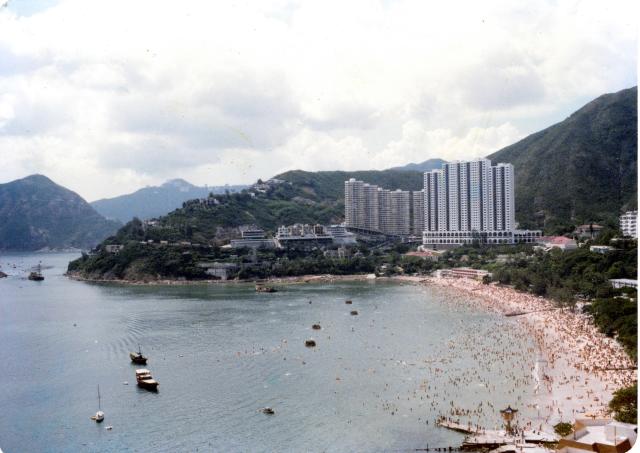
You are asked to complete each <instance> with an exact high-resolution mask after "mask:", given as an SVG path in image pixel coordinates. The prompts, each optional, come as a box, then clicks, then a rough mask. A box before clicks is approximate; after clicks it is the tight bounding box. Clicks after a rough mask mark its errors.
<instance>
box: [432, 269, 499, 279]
mask: <svg viewBox="0 0 640 453" xmlns="http://www.w3.org/2000/svg"><path fill="white" fill-rule="evenodd" d="M434 275H435V276H436V277H438V278H471V279H473V280H482V279H483V278H484V277H491V272H489V271H485V270H483V269H472V268H470V267H454V268H451V269H438V270H437V271H435V272H434Z"/></svg>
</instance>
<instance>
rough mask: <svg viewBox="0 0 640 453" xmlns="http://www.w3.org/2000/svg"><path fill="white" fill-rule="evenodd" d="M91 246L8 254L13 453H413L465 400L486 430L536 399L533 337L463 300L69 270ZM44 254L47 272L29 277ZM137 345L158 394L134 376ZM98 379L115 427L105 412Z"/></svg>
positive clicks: (1, 297)
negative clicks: (142, 281) (97, 279)
mask: <svg viewBox="0 0 640 453" xmlns="http://www.w3.org/2000/svg"><path fill="white" fill-rule="evenodd" d="M77 256H78V255H77V254H70V253H47V254H37V253H33V254H1V255H0V266H1V267H0V270H2V271H4V272H5V273H7V274H9V277H7V278H4V279H0V448H1V449H2V450H3V451H4V452H5V453H18V452H20V453H21V452H67V451H69V452H76V451H88V452H93V451H96V452H98V451H100V452H120V451H145V452H146V451H179V452H187V451H188V452H190V451H223V452H230V451H243V452H244V451H251V452H253V451H265V452H266V451H413V450H415V449H420V448H427V447H430V448H436V447H448V446H458V445H460V443H461V441H462V438H463V436H462V435H461V434H458V433H455V432H452V431H448V430H446V429H444V428H438V427H436V426H435V419H436V417H437V416H438V415H440V414H443V415H450V414H451V413H452V411H453V410H454V408H455V409H456V410H457V409H459V408H463V409H468V410H469V411H475V412H472V413H470V415H469V416H466V418H465V417H462V419H463V420H465V422H466V421H467V420H470V421H472V422H481V423H482V424H483V425H484V426H486V427H487V428H489V427H490V428H493V427H495V426H496V425H498V424H499V423H500V416H499V413H498V409H501V408H503V407H506V406H507V405H508V404H511V405H512V406H519V407H520V410H521V413H524V414H526V413H528V412H531V411H532V409H530V408H528V407H527V406H526V402H527V401H528V400H530V399H531V393H532V385H528V384H529V383H530V382H531V380H532V377H531V369H532V367H533V363H534V357H532V354H531V348H532V347H533V346H532V343H531V342H530V341H529V340H528V339H527V338H526V336H524V335H522V334H521V333H520V332H519V331H518V327H517V324H516V323H515V322H514V321H513V320H512V319H510V318H504V317H501V316H499V315H497V314H494V313H490V312H488V311H486V310H482V309H480V308H479V307H478V306H477V305H474V304H469V303H467V302H468V301H466V300H465V299H464V297H461V296H459V295H452V294H451V293H447V292H446V291H444V290H441V289H437V288H429V287H424V286H418V285H410V284H398V283H393V282H387V283H381V282H369V281H367V282H362V281H361V282H340V283H315V284H289V285H281V286H278V289H279V292H277V293H273V294H265V293H256V292H255V290H254V287H253V285H251V284H233V283H232V284H208V285H207V284H196V285H181V286H169V285H165V286H135V285H122V284H96V283H86V282H79V281H74V280H70V279H68V278H67V277H66V276H64V272H65V271H66V267H67V263H68V262H69V261H70V260H72V259H74V258H76V257H77ZM37 264H41V265H42V268H43V274H44V276H45V280H44V281H42V282H33V281H29V280H27V279H26V277H27V275H28V272H29V271H30V270H31V269H32V268H33V266H35V265H37ZM347 299H349V300H352V301H353V304H352V305H346V304H345V300H347ZM352 310H357V312H358V314H357V315H351V314H350V312H351V311H352ZM315 323H317V324H320V325H321V327H322V329H321V330H313V329H312V325H313V324H315ZM311 338H313V339H314V340H315V341H316V344H317V345H316V347H315V348H307V347H305V340H307V339H311ZM138 345H141V347H142V350H143V352H144V354H145V355H147V356H148V357H149V362H148V364H147V366H146V368H149V369H150V370H151V371H152V374H153V376H154V378H155V379H157V380H158V381H159V382H160V386H159V391H158V392H157V393H152V392H148V391H146V390H143V389H140V388H138V387H137V386H136V385H135V369H136V368H139V367H138V366H135V365H133V364H131V362H130V359H129V356H128V353H129V352H130V351H136V350H137V349H138ZM98 385H99V386H100V392H101V395H102V406H101V407H102V410H103V411H104V412H105V414H106V416H105V421H104V423H102V424H96V423H95V422H93V421H91V420H90V416H91V415H93V414H94V413H95V412H96V411H97V410H98V401H97V386H98ZM489 402H491V404H492V405H493V407H488V406H487V405H488V404H489ZM267 406H268V407H272V408H273V409H274V411H275V414H274V415H266V414H264V413H262V412H261V411H260V409H261V408H263V407H267ZM108 426H110V427H112V429H110V430H108V429H106V427H108Z"/></svg>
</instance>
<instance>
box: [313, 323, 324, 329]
mask: <svg viewBox="0 0 640 453" xmlns="http://www.w3.org/2000/svg"><path fill="white" fill-rule="evenodd" d="M311 328H312V329H313V330H320V329H322V327H321V326H320V324H314V325H312V326H311Z"/></svg>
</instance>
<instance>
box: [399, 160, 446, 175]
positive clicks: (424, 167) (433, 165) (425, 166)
mask: <svg viewBox="0 0 640 453" xmlns="http://www.w3.org/2000/svg"><path fill="white" fill-rule="evenodd" d="M446 163H447V161H446V160H442V159H428V160H425V161H424V162H420V163H417V164H407V165H403V166H402V167H393V168H390V169H389V170H400V171H419V172H421V173H424V172H426V171H431V170H439V169H440V168H442V164H446Z"/></svg>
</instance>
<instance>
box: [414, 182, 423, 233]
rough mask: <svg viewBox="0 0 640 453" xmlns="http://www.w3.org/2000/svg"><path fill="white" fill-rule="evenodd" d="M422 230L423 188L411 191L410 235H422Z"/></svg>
mask: <svg viewBox="0 0 640 453" xmlns="http://www.w3.org/2000/svg"><path fill="white" fill-rule="evenodd" d="M423 231H424V189H423V190H418V191H413V192H411V235H412V236H422V232H423Z"/></svg>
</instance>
